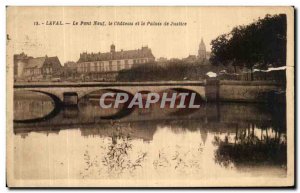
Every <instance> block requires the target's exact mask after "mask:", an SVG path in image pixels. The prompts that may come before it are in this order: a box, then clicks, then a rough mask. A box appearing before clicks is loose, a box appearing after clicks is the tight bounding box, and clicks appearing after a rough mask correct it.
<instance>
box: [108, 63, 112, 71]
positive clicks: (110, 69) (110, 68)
mask: <svg viewBox="0 0 300 193" xmlns="http://www.w3.org/2000/svg"><path fill="white" fill-rule="evenodd" d="M108 68H109V71H112V61H109V65H108Z"/></svg>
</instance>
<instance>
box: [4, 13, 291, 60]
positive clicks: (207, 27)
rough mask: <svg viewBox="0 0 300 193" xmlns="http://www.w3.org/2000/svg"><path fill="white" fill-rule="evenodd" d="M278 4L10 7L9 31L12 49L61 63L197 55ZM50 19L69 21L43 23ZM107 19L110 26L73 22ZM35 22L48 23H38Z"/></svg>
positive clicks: (14, 51) (8, 15)
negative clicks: (96, 56)
mask: <svg viewBox="0 0 300 193" xmlns="http://www.w3.org/2000/svg"><path fill="white" fill-rule="evenodd" d="M285 11H287V9H283V8H275V7H269V8H267V7H252V8H251V7H242V8H241V7H234V8H226V7H205V8H203V7H202V8H201V7H175V8H174V7H173V8H172V7H122V8H118V7H106V8H104V7H9V8H8V10H7V33H8V34H9V37H10V39H11V40H10V41H9V45H10V46H11V47H12V49H13V53H20V52H25V53H26V54H28V55H30V56H33V57H39V56H44V55H46V54H47V55H48V56H58V57H59V59H60V61H61V63H64V62H66V61H77V60H78V59H79V54H80V53H81V52H84V51H87V52H107V51H109V48H110V45H111V44H112V43H114V44H115V45H116V49H117V50H120V49H123V50H129V49H137V48H141V46H145V45H147V46H148V47H150V48H151V49H152V52H153V54H154V56H155V57H156V58H159V57H167V58H182V57H187V56H188V55H189V54H197V50H198V46H199V43H200V41H201V38H203V40H204V42H205V44H206V46H207V50H208V51H209V50H210V47H211V46H210V42H211V40H213V39H214V38H216V37H217V36H218V35H220V34H223V33H227V32H229V31H230V30H231V29H232V28H233V27H234V26H237V25H243V24H249V23H251V22H253V21H254V20H257V19H258V18H259V17H264V16H265V15H266V14H276V13H284V12H285ZM47 21H48V22H49V21H62V22H63V23H70V24H69V25H63V26H50V25H45V23H46V22H47ZM74 21H75V22H78V23H79V24H80V23H81V22H82V21H83V22H89V21H91V22H94V21H100V22H102V21H104V22H105V23H106V26H93V25H92V26H89V25H85V26H82V25H77V26H75V25H72V24H73V22H74ZM109 21H111V22H115V21H118V22H132V23H135V22H142V21H143V22H146V23H147V22H161V23H162V24H163V23H164V22H169V23H171V22H186V23H187V25H186V26H147V25H146V26H141V25H140V26H109V25H108V22H109ZM34 22H39V23H40V24H41V23H44V25H38V26H36V25H34Z"/></svg>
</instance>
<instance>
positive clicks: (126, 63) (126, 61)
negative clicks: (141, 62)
mask: <svg viewBox="0 0 300 193" xmlns="http://www.w3.org/2000/svg"><path fill="white" fill-rule="evenodd" d="M128 68H129V65H128V60H125V69H128Z"/></svg>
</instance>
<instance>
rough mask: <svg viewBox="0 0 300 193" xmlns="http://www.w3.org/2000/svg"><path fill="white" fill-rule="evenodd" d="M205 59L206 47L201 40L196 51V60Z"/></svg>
mask: <svg viewBox="0 0 300 193" xmlns="http://www.w3.org/2000/svg"><path fill="white" fill-rule="evenodd" d="M205 59H207V58H206V46H205V44H204V41H203V38H201V43H200V44H199V49H198V60H201V61H203V60H205Z"/></svg>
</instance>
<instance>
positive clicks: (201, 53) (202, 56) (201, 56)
mask: <svg viewBox="0 0 300 193" xmlns="http://www.w3.org/2000/svg"><path fill="white" fill-rule="evenodd" d="M209 58H210V52H207V51H206V45H205V43H204V41H203V38H201V42H200V44H199V49H198V55H197V56H196V55H189V56H188V57H186V58H183V59H182V61H184V62H186V63H190V64H193V63H199V62H200V63H201V64H203V65H205V64H207V60H209ZM205 61H206V62H205Z"/></svg>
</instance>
